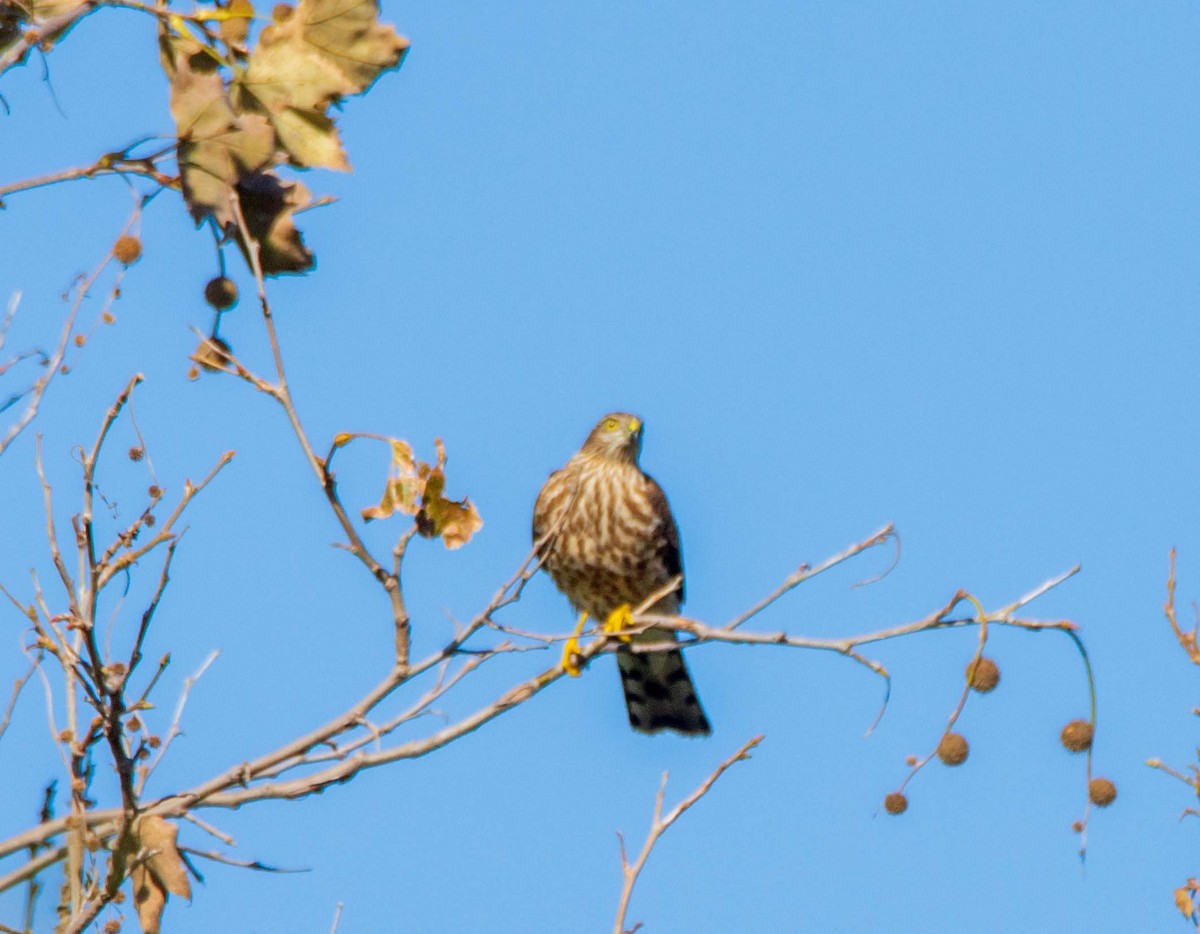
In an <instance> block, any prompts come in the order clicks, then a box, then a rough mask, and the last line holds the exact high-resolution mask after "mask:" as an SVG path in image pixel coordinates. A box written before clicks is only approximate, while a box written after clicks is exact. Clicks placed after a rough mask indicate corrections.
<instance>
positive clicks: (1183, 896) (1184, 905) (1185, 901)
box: [1175, 885, 1196, 918]
mask: <svg viewBox="0 0 1200 934" xmlns="http://www.w3.org/2000/svg"><path fill="white" fill-rule="evenodd" d="M1175 907H1176V908H1178V909H1179V913H1180V914H1181V915H1183V916H1184V917H1185V918H1190V917H1191V916H1192V915H1193V914H1194V913H1195V911H1196V903H1195V901H1193V900H1192V893H1191V892H1190V891H1189V890H1188V887H1187V886H1186V885H1181V886H1180V887H1179V888H1177V889H1176V890H1175Z"/></svg>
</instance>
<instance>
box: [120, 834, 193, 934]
mask: <svg viewBox="0 0 1200 934" xmlns="http://www.w3.org/2000/svg"><path fill="white" fill-rule="evenodd" d="M134 833H135V834H136V836H137V841H138V846H139V849H140V850H141V851H143V852H149V853H150V854H151V855H150V856H149V857H148V858H147V859H146V860H145V862H143V863H141V864H139V865H137V866H135V867H134V869H133V872H132V873H130V878H131V880H132V883H133V900H134V903H135V904H136V905H137V912H138V922H139V923H140V924H141V926H142V931H143V932H144V934H159V930H160V928H161V925H162V913H163V908H164V907H165V906H166V904H167V893H168V892H170V893H171V894H172V895H178V896H180V897H182V898H187V899H190V898H191V897H192V885H191V882H190V880H189V879H188V875H187V869H186V868H185V866H184V863H183V857H182V856H181V855H180V853H179V848H178V846H176V843H175V839H176V837H177V836H178V835H179V828H178V827H176V826H175V825H174V824H172V823H170V822H168V821H165V820H163V819H162V818H161V817H154V816H150V817H139V818H138V820H137V824H136V825H135V826H134Z"/></svg>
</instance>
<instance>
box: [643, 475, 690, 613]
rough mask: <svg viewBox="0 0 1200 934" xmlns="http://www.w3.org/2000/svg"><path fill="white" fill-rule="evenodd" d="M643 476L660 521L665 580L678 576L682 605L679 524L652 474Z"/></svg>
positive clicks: (681, 562) (681, 551) (681, 561)
mask: <svg viewBox="0 0 1200 934" xmlns="http://www.w3.org/2000/svg"><path fill="white" fill-rule="evenodd" d="M645 477H646V479H647V480H648V481H649V484H650V487H649V491H648V495H647V497H646V498H647V501H648V502H649V504H650V508H651V509H653V510H654V514H655V515H656V516H657V517H658V520H659V522H661V523H662V528H661V530H660V533H661V538H660V540H659V542H658V554H659V557H660V558H662V563H663V568H664V570H666V572H667V580H670V579H671V578H673V577H676V576H678V577H679V590H678V593H679V603H680V605H681V606H682V604H683V594H684V591H683V546H682V545H681V544H680V543H679V526H677V525H676V524H675V515H674V513H672V512H671V504H670V503H668V502H667V494H666V493H664V492H663V489H662V487H661V486H659V485H658V482H657V481H656V480H655V479H654V478H653V477H652V476H650V475H649V474H645ZM664 583H666V581H664Z"/></svg>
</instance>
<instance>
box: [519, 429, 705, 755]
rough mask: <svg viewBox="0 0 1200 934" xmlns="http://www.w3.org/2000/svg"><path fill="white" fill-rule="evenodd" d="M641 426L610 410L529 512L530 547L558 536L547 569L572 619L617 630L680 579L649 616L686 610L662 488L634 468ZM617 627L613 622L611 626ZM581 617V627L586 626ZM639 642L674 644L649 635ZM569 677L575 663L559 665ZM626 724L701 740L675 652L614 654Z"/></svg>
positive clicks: (656, 632) (668, 636)
mask: <svg viewBox="0 0 1200 934" xmlns="http://www.w3.org/2000/svg"><path fill="white" fill-rule="evenodd" d="M641 450H642V422H641V420H640V419H638V418H637V417H636V416H633V415H629V414H628V413H624V412H615V413H613V414H611V415H606V416H605V417H604V418H602V419H601V420H600V421H599V423H597V425H596V427H595V428H593V429H592V433H591V434H590V435H588V437H587V440H586V441H585V442H584V444H583V447H582V448H580V450H579V452H578V453H577V454H575V455H574V456H573V457H572V458H571V459H570V460H569V461H567V463H566V465H565V466H564V467H562V469H560V470H556V471H555V472H554V473H552V474H551V475H550V478H549V479H548V480H547V481H546V483H545V485H544V486H543V487H542V491H541V492H540V493H539V494H538V498H537V504H536V505H535V506H534V510H533V540H534V541H535V542H537V541H539V540H541V538H542V537H543V536H545V535H546V534H547V533H549V532H550V531H552V530H557V531H556V534H555V535H554V537H553V539H552V541H551V542H550V544H549V546H548V547H549V552H548V554H547V555H546V557H545V562H544V564H543V567H544V568H545V569H546V571H548V572H549V574H550V576H551V577H552V578H553V579H554V583H555V584H557V585H558V589H559V590H561V591H562V592H563V593H564V594H566V596H567V599H569V600H570V601H571V603H572V605H574V607H575V609H576V611H577V612H580V613H584V614H587V615H588V616H591V617H593V618H595V619H596V620H597V621H600V622H602V623H607V625H606V626H605V628H606V629H611V628H613V627H614V625H619V620H620V619H621V617H622V614H623V615H624V618H625V619H626V620H627V619H628V613H629V608H630V607H631V606H636V605H638V604H639V603H641V602H642V601H643V600H645V599H646V598H647V597H649V596H650V595H651V594H652V593H654V592H655V591H656V590H659V589H661V588H662V587H664V586H665V585H667V584H668V583H670V581H672V580H674V579H675V578H676V577H678V578H679V587H678V588H677V589H676V590H674V591H672V592H671V593H668V594H667V595H665V596H663V597H662V598H660V599H659V600H658V602H656V603H655V604H654V606H653V607H651V608H650V612H652V613H657V614H660V615H673V614H677V613H678V612H679V607H680V604H682V603H683V577H682V574H683V558H682V554H681V553H680V548H679V530H678V528H677V527H676V525H675V517H674V516H673V515H671V507H670V505H669V504H668V503H667V497H666V495H665V494H664V493H663V491H662V488H661V487H660V486H659V485H658V484H657V483H655V482H654V479H653V478H652V477H650V476H649V475H648V474H646V473H644V472H643V471H642V469H641V467H639V466H638V455H639V454H640V453H641ZM614 620H615V621H617V623H615V624H614ZM582 624H583V619H580V625H581V626H582ZM634 639H635V641H636V642H643V643H660V644H661V643H662V642H666V641H671V640H674V639H676V635H675V633H674V632H673V631H671V630H668V629H649V630H647V631H646V632H644V633H639V634H638V635H636V636H635V637H634ZM564 665H565V666H566V667H567V669H568V671H570V672H571V673H572V674H577V673H578V672H577V670H575V671H572V663H571V662H570V660H569V659H568V658H565V659H564ZM617 667H618V668H619V669H620V672H621V684H622V686H623V687H624V689H625V706H626V707H627V708H628V709H629V723H630V725H631V726H632V727H633V728H634V729H635V730H640V731H641V732H643V733H655V732H658V731H659V730H675V731H677V732H679V733H685V734H706V733H708V732H709V730H710V728H709V725H708V718H707V717H706V716H705V715H704V710H703V709H702V708H701V706H700V701H699V700H698V699H697V697H696V692H695V689H694V688H693V687H692V679H691V675H689V674H688V670H687V666H686V665H685V664H684V661H683V653H682V652H680V651H679V650H678V649H675V650H663V651H656V652H645V653H634V652H632V651H630V650H629V649H627V648H621V649H619V650H618V651H617Z"/></svg>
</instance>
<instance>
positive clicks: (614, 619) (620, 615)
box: [600, 603, 633, 642]
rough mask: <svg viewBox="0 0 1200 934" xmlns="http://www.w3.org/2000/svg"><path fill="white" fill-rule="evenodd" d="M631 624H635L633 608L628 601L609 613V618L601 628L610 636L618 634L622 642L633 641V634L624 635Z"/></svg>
mask: <svg viewBox="0 0 1200 934" xmlns="http://www.w3.org/2000/svg"><path fill="white" fill-rule="evenodd" d="M631 626H633V608H632V607H631V606H630V605H629V604H628V603H622V604H621V605H620V606H619V607H617V608H616V609H615V610H613V611H612V612H611V613H609V614H608V619H606V620H605V621H604V625H603V626H601V627H600V628H601V630H602V631H603V632H606V633H608V634H609V635H610V636H616V637H617V638H618V639H620V640H621V641H622V642H631V641H632V640H633V636H628V635H624V631H625V630H626V629H629V628H630V627H631Z"/></svg>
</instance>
